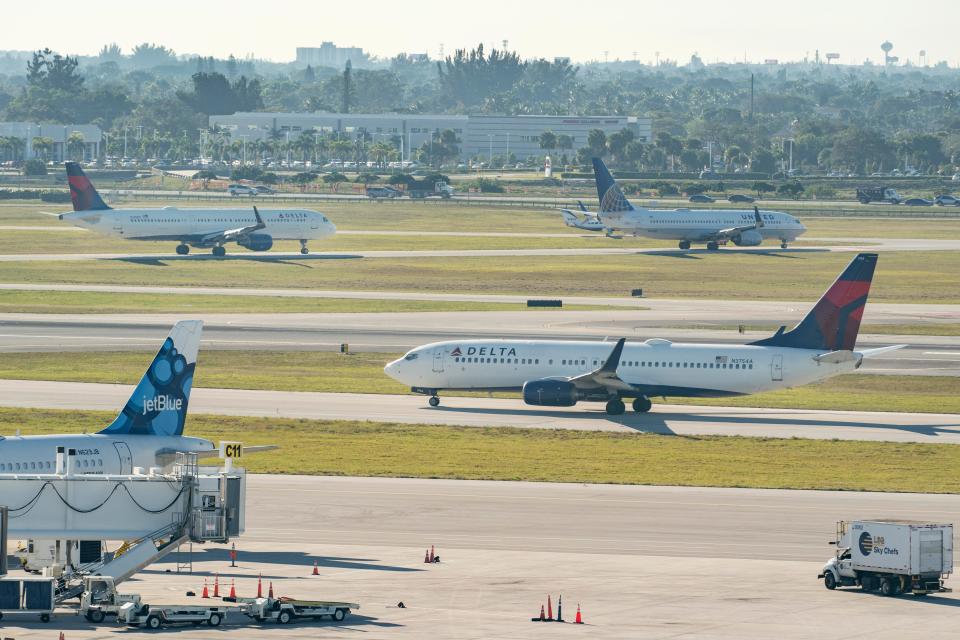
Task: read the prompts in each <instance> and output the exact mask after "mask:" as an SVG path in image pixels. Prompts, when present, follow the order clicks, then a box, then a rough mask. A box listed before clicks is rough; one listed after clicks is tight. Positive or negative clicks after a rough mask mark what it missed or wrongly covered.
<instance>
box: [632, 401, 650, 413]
mask: <svg viewBox="0 0 960 640" xmlns="http://www.w3.org/2000/svg"><path fill="white" fill-rule="evenodd" d="M652 407H653V403H652V402H650V398H644V397H640V398H636V399H634V401H633V410H634V411H636V412H637V413H646V412H647V411H650V409H651V408H652Z"/></svg>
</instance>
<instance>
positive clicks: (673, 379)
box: [384, 253, 905, 415]
mask: <svg viewBox="0 0 960 640" xmlns="http://www.w3.org/2000/svg"><path fill="white" fill-rule="evenodd" d="M876 264H877V254H875V253H861V254H859V255H858V256H857V257H855V258H854V259H853V260H852V261H851V262H850V264H849V265H848V266H847V268H846V269H845V270H844V271H843V273H842V274H840V277H839V278H837V280H836V281H835V282H834V283H833V285H832V286H831V287H830V288H829V289H828V290H827V292H826V293H825V294H824V295H823V297H822V298H820V300H819V301H818V302H817V304H816V305H814V307H813V309H812V310H811V311H810V312H809V313H808V314H807V316H806V317H805V318H804V319H803V320H802V321H801V322H800V323H799V324H798V325H797V326H795V327H794V328H793V329H791V330H790V331H785V327H780V329H779V330H778V331H777V332H776V333H775V334H774V335H773V336H771V337H769V338H765V339H763V340H759V341H757V342H752V343H749V344H744V345H730V344H683V343H674V342H671V341H669V340H663V339H659V338H654V339H651V340H647V341H645V342H640V343H630V344H627V343H626V340H625V339H621V340H620V341H619V342H617V343H616V345H615V346H613V348H612V349H611V347H610V344H609V343H603V342H585V341H577V342H573V341H560V340H462V341H450V342H436V343H433V344H428V345H424V346H422V347H417V348H416V349H414V350H412V351H410V352H409V353H407V354H406V355H405V356H403V357H402V358H400V359H399V360H395V361H393V362H391V363H390V364H388V365H387V366H386V368H385V369H384V371H385V372H386V373H387V375H389V376H390V377H391V378H393V379H394V380H398V381H399V382H401V383H403V384H406V385H409V386H410V387H411V391H413V392H415V393H422V394H428V395H430V396H431V397H430V405H431V406H434V407H435V406H437V405H439V404H440V398H439V397H438V395H437V394H438V393H439V392H440V391H442V390H448V389H449V390H462V391H522V393H523V400H524V402H526V403H527V404H530V405H539V406H547V407H572V406H574V405H575V404H577V402H578V401H580V400H588V401H600V402H606V403H607V404H606V410H607V413H608V414H610V415H619V414H621V413H623V412H624V410H625V406H624V402H623V399H624V398H633V399H634V400H633V409H634V411H637V412H639V413H644V412H646V411H649V410H650V408H651V402H650V398H652V397H656V396H664V397H665V396H674V397H688V398H696V397H699V398H721V397H725V396H740V395H748V394H751V393H759V392H761V391H770V390H773V389H786V388H789V387H795V386H798V385H804V384H809V383H811V382H816V381H818V380H824V379H826V378H830V377H832V376H835V375H838V374H841V373H850V372H852V371H855V370H856V369H858V368H859V367H860V365H861V363H862V362H863V359H864V358H869V357H871V356H875V355H878V354H880V353H885V352H887V351H892V350H894V349H900V348H902V347H904V346H905V345H895V346H891V347H881V348H878V349H861V350H857V349H856V341H857V333H858V331H859V329H860V319H861V317H862V316H863V311H864V307H865V305H866V302H867V294H868V293H869V291H870V282H871V281H872V279H873V272H874V268H875V267H876Z"/></svg>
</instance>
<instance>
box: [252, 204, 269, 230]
mask: <svg viewBox="0 0 960 640" xmlns="http://www.w3.org/2000/svg"><path fill="white" fill-rule="evenodd" d="M253 217H254V218H256V219H257V229H266V228H267V223H265V222H264V221H263V218H261V217H260V212H259V211H257V205H253Z"/></svg>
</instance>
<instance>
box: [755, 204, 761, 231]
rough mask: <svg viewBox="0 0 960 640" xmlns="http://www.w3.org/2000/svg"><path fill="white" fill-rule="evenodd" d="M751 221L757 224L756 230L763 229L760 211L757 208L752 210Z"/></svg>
mask: <svg viewBox="0 0 960 640" xmlns="http://www.w3.org/2000/svg"><path fill="white" fill-rule="evenodd" d="M753 219H754V220H755V221H756V223H757V229H760V228H762V227H763V218H761V217H760V209H759V208H757V207H754V208H753Z"/></svg>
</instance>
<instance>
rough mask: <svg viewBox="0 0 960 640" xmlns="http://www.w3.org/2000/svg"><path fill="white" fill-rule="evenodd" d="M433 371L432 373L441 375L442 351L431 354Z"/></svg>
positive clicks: (438, 350)
mask: <svg viewBox="0 0 960 640" xmlns="http://www.w3.org/2000/svg"><path fill="white" fill-rule="evenodd" d="M433 371H434V373H443V349H442V348H440V349H437V350H436V351H434V352H433Z"/></svg>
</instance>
